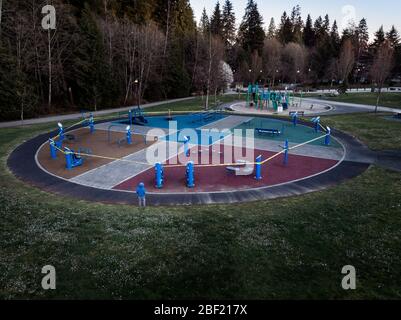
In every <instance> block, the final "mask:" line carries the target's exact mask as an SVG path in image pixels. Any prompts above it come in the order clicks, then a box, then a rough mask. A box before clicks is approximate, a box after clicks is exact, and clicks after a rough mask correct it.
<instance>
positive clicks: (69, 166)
mask: <svg viewBox="0 0 401 320" xmlns="http://www.w3.org/2000/svg"><path fill="white" fill-rule="evenodd" d="M64 152H65V167H66V168H67V170H71V169H72V152H71V150H70V149H68V148H64Z"/></svg>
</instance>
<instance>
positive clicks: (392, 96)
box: [311, 92, 401, 109]
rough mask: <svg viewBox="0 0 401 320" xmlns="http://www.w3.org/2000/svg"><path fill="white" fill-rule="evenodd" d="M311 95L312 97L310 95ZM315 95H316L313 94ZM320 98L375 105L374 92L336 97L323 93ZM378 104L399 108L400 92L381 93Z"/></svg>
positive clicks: (400, 103)
mask: <svg viewBox="0 0 401 320" xmlns="http://www.w3.org/2000/svg"><path fill="white" fill-rule="evenodd" d="M311 97H313V96H312V95H311ZM315 97H316V95H315ZM322 99H325V100H332V101H338V102H349V103H357V104H367V105H373V106H375V105H376V99H377V95H376V93H372V92H367V93H347V94H343V95H340V96H338V97H331V96H329V95H324V96H323V97H322ZM379 105H380V106H382V107H389V108H399V109H401V93H387V92H385V93H382V95H381V98H380V102H379Z"/></svg>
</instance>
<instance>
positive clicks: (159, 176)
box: [155, 162, 164, 189]
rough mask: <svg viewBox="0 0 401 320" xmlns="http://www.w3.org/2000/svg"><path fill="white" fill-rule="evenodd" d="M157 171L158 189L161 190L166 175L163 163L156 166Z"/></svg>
mask: <svg viewBox="0 0 401 320" xmlns="http://www.w3.org/2000/svg"><path fill="white" fill-rule="evenodd" d="M155 170H156V188H157V189H161V188H163V183H164V174H163V166H162V164H161V163H159V162H158V163H156V165H155Z"/></svg>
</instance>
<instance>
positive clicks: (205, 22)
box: [199, 8, 210, 36]
mask: <svg viewBox="0 0 401 320" xmlns="http://www.w3.org/2000/svg"><path fill="white" fill-rule="evenodd" d="M199 32H200V33H202V34H203V35H204V36H206V35H208V34H209V32H210V21H209V17H208V15H207V12H206V8H203V12H202V17H201V19H200V23H199Z"/></svg>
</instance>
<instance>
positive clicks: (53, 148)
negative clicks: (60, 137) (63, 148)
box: [49, 139, 57, 159]
mask: <svg viewBox="0 0 401 320" xmlns="http://www.w3.org/2000/svg"><path fill="white" fill-rule="evenodd" d="M49 145H50V156H51V157H52V159H57V149H56V146H55V143H54V140H53V139H49Z"/></svg>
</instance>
